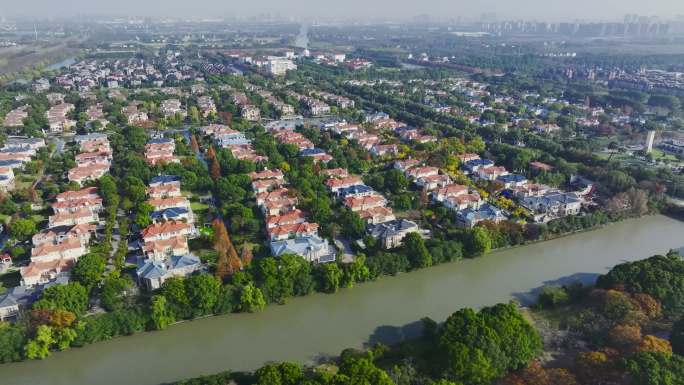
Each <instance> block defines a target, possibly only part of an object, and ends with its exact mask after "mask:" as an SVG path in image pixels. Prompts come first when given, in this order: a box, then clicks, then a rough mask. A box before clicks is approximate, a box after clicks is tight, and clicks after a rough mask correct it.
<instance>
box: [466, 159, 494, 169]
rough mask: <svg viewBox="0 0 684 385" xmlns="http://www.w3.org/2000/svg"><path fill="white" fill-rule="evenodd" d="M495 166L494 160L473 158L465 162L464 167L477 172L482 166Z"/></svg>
mask: <svg viewBox="0 0 684 385" xmlns="http://www.w3.org/2000/svg"><path fill="white" fill-rule="evenodd" d="M492 166H494V162H492V161H491V160H489V159H473V160H469V161H467V162H465V163H464V164H463V168H465V169H466V170H468V171H470V172H477V170H479V169H481V168H487V167H492Z"/></svg>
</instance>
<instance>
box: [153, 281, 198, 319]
mask: <svg viewBox="0 0 684 385" xmlns="http://www.w3.org/2000/svg"><path fill="white" fill-rule="evenodd" d="M161 292H162V294H163V295H164V297H166V301H167V302H168V305H167V306H168V308H169V309H170V310H171V312H172V314H173V316H174V318H175V319H183V318H189V317H191V316H192V307H191V306H190V299H189V298H188V294H187V290H186V287H185V280H184V279H183V278H181V277H173V278H169V279H167V280H166V281H164V283H163V284H162V287H161Z"/></svg>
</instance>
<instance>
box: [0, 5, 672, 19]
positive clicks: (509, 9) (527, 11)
mask: <svg viewBox="0 0 684 385" xmlns="http://www.w3.org/2000/svg"><path fill="white" fill-rule="evenodd" d="M1 8H2V9H3V10H2V11H0V17H25V18H26V17H29V18H50V17H56V18H65V17H72V16H88V15H98V16H101V15H108V16H116V17H121V16H132V17H184V18H189V17H214V18H232V17H255V16H256V17H259V16H265V15H268V16H270V17H273V18H279V17H282V18H297V19H305V18H321V19H333V18H334V19H357V20H359V21H362V20H363V21H365V20H378V19H387V20H390V19H410V18H414V17H425V16H427V17H428V18H429V19H434V20H439V21H443V20H459V19H460V20H469V21H479V20H487V21H492V20H513V19H524V20H540V21H548V22H559V21H573V20H584V21H623V20H624V17H625V15H626V14H627V15H630V14H635V15H640V16H645V17H652V16H656V17H659V18H661V19H666V20H667V19H673V18H676V17H677V16H678V15H679V16H680V17H682V15H684V3H683V2H676V1H672V0H655V1H651V2H648V3H644V2H641V1H636V0H627V1H615V0H603V1H598V2H596V1H590V0H578V1H574V2H560V1H552V2H545V1H542V0H518V1H515V2H507V1H502V0H485V1H483V2H478V3H472V2H465V1H462V0H456V1H445V0H427V1H426V2H421V3H419V4H418V3H411V4H402V5H397V4H396V3H395V2H391V1H389V0H379V1H373V2H362V1H360V0H350V1H347V2H344V3H340V2H333V1H313V0H298V1H295V2H291V1H290V2H276V1H271V0H260V1H253V2H249V3H230V2H229V3H224V2H220V1H218V0H197V1H193V2H185V1H180V0H173V1H167V2H164V3H163V5H160V4H159V3H157V2H149V1H133V0H121V1H119V2H116V3H111V2H101V1H86V0H69V1H65V2H60V3H54V2H51V1H48V0H32V1H26V2H11V3H9V4H4V5H3V6H2V7H1ZM616 10H619V11H616Z"/></svg>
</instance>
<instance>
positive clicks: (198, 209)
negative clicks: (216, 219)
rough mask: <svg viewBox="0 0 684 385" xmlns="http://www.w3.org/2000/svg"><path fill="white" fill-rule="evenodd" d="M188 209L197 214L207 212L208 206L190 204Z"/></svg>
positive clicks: (199, 203) (196, 203)
mask: <svg viewBox="0 0 684 385" xmlns="http://www.w3.org/2000/svg"><path fill="white" fill-rule="evenodd" d="M190 209H192V211H194V212H196V213H199V212H202V211H206V210H209V205H208V204H206V203H201V202H190Z"/></svg>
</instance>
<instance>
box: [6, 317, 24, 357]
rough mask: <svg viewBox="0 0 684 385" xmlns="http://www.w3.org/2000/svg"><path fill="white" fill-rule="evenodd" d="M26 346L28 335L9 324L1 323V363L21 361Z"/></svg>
mask: <svg viewBox="0 0 684 385" xmlns="http://www.w3.org/2000/svg"><path fill="white" fill-rule="evenodd" d="M25 344H26V335H25V333H24V330H23V329H20V328H19V327H17V326H15V325H12V324H10V323H9V322H0V362H2V363H7V362H12V361H19V360H21V358H22V351H23V348H24V345H25Z"/></svg>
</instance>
